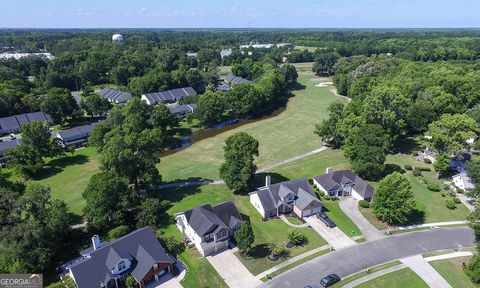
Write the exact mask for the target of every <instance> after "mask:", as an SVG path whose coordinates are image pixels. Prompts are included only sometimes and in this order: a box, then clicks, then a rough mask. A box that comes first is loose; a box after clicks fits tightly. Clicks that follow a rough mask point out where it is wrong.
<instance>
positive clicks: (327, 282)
mask: <svg viewBox="0 0 480 288" xmlns="http://www.w3.org/2000/svg"><path fill="white" fill-rule="evenodd" d="M338 281H340V276H338V275H337V274H330V275H328V276H325V277H323V278H322V280H320V285H322V286H323V287H330V286H332V285H333V284H335V283H337V282H338Z"/></svg>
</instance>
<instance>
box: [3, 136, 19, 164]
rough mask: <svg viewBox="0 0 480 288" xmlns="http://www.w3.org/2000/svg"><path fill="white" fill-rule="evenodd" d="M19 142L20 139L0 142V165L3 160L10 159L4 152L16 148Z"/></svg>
mask: <svg viewBox="0 0 480 288" xmlns="http://www.w3.org/2000/svg"><path fill="white" fill-rule="evenodd" d="M21 141H22V140H21V139H13V140H10V141H8V140H3V141H2V142H0V163H4V162H5V160H7V159H8V158H10V157H11V156H7V155H6V153H5V152H7V151H8V150H12V149H15V148H17V146H18V145H20V143H21Z"/></svg>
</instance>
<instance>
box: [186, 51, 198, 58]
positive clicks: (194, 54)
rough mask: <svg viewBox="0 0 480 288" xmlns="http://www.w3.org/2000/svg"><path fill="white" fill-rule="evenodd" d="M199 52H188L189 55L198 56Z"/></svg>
mask: <svg viewBox="0 0 480 288" xmlns="http://www.w3.org/2000/svg"><path fill="white" fill-rule="evenodd" d="M197 54H198V53H197V52H187V57H192V58H197Z"/></svg>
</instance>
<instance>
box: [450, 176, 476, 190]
mask: <svg viewBox="0 0 480 288" xmlns="http://www.w3.org/2000/svg"><path fill="white" fill-rule="evenodd" d="M452 180H453V185H454V186H455V187H457V188H458V189H462V190H463V191H467V190H470V189H473V188H475V185H474V184H473V182H472V179H471V178H470V177H468V175H467V173H466V172H462V173H458V174H457V175H455V176H453V177H452Z"/></svg>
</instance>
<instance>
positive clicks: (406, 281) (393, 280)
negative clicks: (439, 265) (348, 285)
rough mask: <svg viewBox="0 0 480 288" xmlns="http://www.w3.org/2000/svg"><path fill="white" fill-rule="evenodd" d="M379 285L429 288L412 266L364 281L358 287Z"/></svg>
mask: <svg viewBox="0 0 480 288" xmlns="http://www.w3.org/2000/svg"><path fill="white" fill-rule="evenodd" d="M378 287H391V288H413V287H415V288H423V287H425V288H428V285H427V283H425V282H424V281H423V280H422V278H420V277H419V276H418V275H417V274H415V272H413V271H412V270H411V269H410V268H404V269H401V270H398V271H395V272H392V273H388V274H385V275H383V276H380V277H377V278H374V279H372V280H370V281H367V282H365V283H362V284H360V285H358V286H356V288H378Z"/></svg>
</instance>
